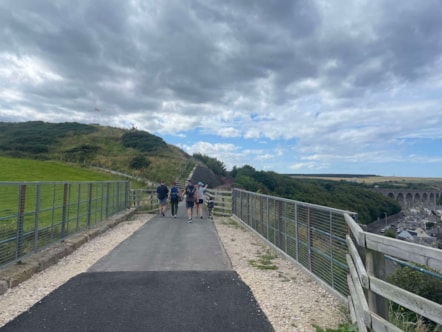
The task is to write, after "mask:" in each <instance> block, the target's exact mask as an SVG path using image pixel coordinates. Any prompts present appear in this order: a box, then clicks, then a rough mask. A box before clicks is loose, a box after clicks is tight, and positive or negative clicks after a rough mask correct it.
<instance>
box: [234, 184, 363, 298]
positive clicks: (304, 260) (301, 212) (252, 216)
mask: <svg viewBox="0 0 442 332" xmlns="http://www.w3.org/2000/svg"><path fill="white" fill-rule="evenodd" d="M232 209H233V214H234V215H235V216H236V217H238V218H239V219H241V220H242V221H243V222H244V223H245V224H247V225H248V226H250V227H251V228H252V229H253V230H255V231H256V232H257V233H258V234H259V235H260V236H262V237H263V238H264V239H265V240H267V241H268V242H269V243H270V244H271V245H273V246H274V247H276V248H277V249H279V250H280V251H281V252H283V253H284V254H286V255H287V256H288V257H289V258H291V259H292V260H294V261H295V263H296V264H297V265H299V266H301V267H302V268H303V269H304V270H305V271H307V272H308V273H309V274H311V275H312V276H313V277H314V278H315V279H316V280H318V281H319V282H321V283H322V284H324V286H325V287H326V288H327V289H328V290H329V291H330V292H331V293H333V294H334V295H336V296H338V297H339V298H341V300H342V301H346V297H347V296H348V295H349V289H348V284H347V274H348V266H347V262H346V254H347V244H346V234H347V225H346V222H345V217H344V216H345V214H350V215H352V216H353V217H354V218H355V219H357V214H356V213H352V212H348V211H343V210H338V209H333V208H328V207H324V206H319V205H314V204H309V203H304V202H298V201H293V200H289V199H284V198H279V197H273V196H267V195H262V194H257V193H253V192H248V191H244V190H239V189H234V190H233V206H232Z"/></svg>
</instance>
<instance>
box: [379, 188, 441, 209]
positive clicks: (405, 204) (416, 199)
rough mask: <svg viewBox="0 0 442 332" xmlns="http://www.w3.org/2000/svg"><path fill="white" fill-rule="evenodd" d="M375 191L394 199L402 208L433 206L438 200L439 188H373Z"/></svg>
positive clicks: (439, 196) (439, 195)
mask: <svg viewBox="0 0 442 332" xmlns="http://www.w3.org/2000/svg"><path fill="white" fill-rule="evenodd" d="M375 190H376V191H377V192H379V193H381V194H383V195H385V196H388V197H390V198H393V199H395V200H396V201H398V202H399V204H400V205H401V207H402V208H406V209H407V208H412V207H417V206H423V207H427V208H435V207H436V206H437V205H438V204H439V201H440V198H441V194H442V192H441V191H440V190H410V189H375Z"/></svg>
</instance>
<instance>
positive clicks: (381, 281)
mask: <svg viewBox="0 0 442 332" xmlns="http://www.w3.org/2000/svg"><path fill="white" fill-rule="evenodd" d="M232 209H233V215H234V216H235V217H237V218H238V219H240V220H241V221H242V222H243V223H244V224H246V225H247V226H248V227H250V228H251V229H252V230H254V231H255V232H256V233H257V234H258V235H259V236H260V237H261V238H263V239H264V240H265V241H266V242H267V243H268V244H269V245H271V246H272V247H274V248H275V249H277V250H278V251H280V252H281V253H283V254H284V255H286V256H287V257H288V258H289V259H291V260H292V261H293V262H294V263H295V264H296V265H298V266H300V267H301V268H302V269H304V270H305V271H306V272H307V273H308V274H310V275H311V276H312V277H314V278H315V279H316V280H318V281H319V282H320V283H321V284H322V285H323V286H324V287H326V288H327V289H329V291H330V292H331V293H333V294H335V295H337V296H338V297H339V298H341V300H342V301H343V302H345V303H347V304H348V305H349V309H350V313H351V316H352V320H353V322H356V323H357V324H358V328H359V331H361V332H362V331H402V329H401V328H400V327H398V326H397V325H394V324H393V323H392V322H390V317H389V314H390V315H391V312H390V313H389V308H390V305H391V304H392V303H394V304H397V305H400V306H403V307H404V308H407V309H408V310H410V311H412V312H414V313H416V314H418V315H420V316H423V317H425V318H426V319H429V320H430V321H432V322H433V323H434V324H436V325H437V324H442V305H441V304H439V303H436V302H433V301H430V300H428V299H426V298H423V297H421V296H419V295H417V294H413V293H411V292H409V291H406V290H405V289H402V288H400V287H398V286H395V285H393V284H392V283H389V282H387V281H386V280H387V276H388V274H391V273H393V272H394V270H395V269H396V267H395V266H393V264H390V266H389V268H388V269H387V268H386V266H387V264H386V261H390V262H391V261H395V260H396V261H398V260H404V261H407V262H411V263H415V264H419V267H417V266H416V268H417V269H418V270H420V271H423V270H424V269H428V270H430V269H433V270H435V271H438V273H433V276H434V278H441V275H440V273H441V271H442V251H441V250H440V249H435V248H429V247H425V246H422V245H417V244H413V243H408V242H405V241H401V240H397V239H393V238H389V237H385V236H380V235H376V234H372V233H368V232H364V231H363V230H362V228H361V227H360V226H359V225H358V223H357V214H356V213H352V212H349V211H343V210H338V209H333V208H328V207H324V206H318V205H313V204H308V203H304V202H298V201H293V200H288V199H283V198H278V197H273V196H266V195H261V194H257V193H253V192H247V191H243V190H238V189H234V190H233V205H232ZM404 264H407V263H406V262H404ZM437 280H440V279H437ZM396 324H398V323H396ZM439 328H440V326H439ZM434 331H438V330H436V329H434Z"/></svg>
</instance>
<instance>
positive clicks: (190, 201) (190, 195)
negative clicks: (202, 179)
mask: <svg viewBox="0 0 442 332" xmlns="http://www.w3.org/2000/svg"><path fill="white" fill-rule="evenodd" d="M184 194H185V196H186V209H187V217H188V218H189V219H188V221H187V222H188V223H191V222H192V215H193V206H194V204H195V199H196V190H195V186H194V185H193V184H192V180H191V179H188V180H187V183H186V188H185V189H184Z"/></svg>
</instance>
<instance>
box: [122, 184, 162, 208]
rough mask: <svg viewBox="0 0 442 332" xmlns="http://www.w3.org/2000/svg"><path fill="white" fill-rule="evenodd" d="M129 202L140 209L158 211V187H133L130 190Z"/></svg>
mask: <svg viewBox="0 0 442 332" xmlns="http://www.w3.org/2000/svg"><path fill="white" fill-rule="evenodd" d="M129 204H130V206H133V207H136V208H137V209H139V210H140V211H145V212H154V211H158V198H157V191H156V189H153V188H150V189H131V190H130V192H129Z"/></svg>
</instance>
